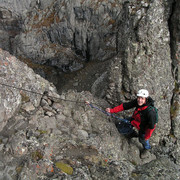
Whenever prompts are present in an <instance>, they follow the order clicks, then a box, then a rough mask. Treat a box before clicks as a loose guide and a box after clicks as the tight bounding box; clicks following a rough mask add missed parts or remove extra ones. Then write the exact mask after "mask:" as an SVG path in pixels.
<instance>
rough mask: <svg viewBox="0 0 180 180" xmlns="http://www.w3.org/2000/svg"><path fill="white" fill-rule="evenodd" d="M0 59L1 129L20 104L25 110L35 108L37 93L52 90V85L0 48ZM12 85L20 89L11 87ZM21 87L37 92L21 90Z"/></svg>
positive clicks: (39, 96)
mask: <svg viewBox="0 0 180 180" xmlns="http://www.w3.org/2000/svg"><path fill="white" fill-rule="evenodd" d="M0 59H1V61H0V65H1V66H0V83H1V85H0V89H1V94H0V101H1V105H0V115H1V117H0V123H1V127H0V129H1V130H2V129H3V127H4V126H5V125H6V123H7V120H8V119H10V118H11V117H12V116H13V115H14V114H15V113H16V112H17V111H18V110H19V109H20V107H21V105H22V109H24V110H26V111H27V112H29V111H33V110H35V107H37V106H39V103H40V100H41V95H39V94H43V93H44V92H45V91H46V90H49V89H51V88H52V90H53V88H54V87H51V86H50V84H49V82H48V81H46V80H45V79H42V78H41V77H40V76H39V75H36V74H34V72H33V70H32V69H30V68H28V67H27V65H26V64H24V63H22V62H20V61H19V60H17V59H16V58H15V57H14V56H11V55H10V54H9V53H8V52H6V51H3V50H2V49H0ZM3 84H4V85H3ZM9 86H10V87H9ZM14 86H15V87H17V88H20V89H16V88H13V87H14ZM21 88H22V89H27V90H28V91H33V92H37V93H39V94H35V93H34V94H33V93H29V92H28V91H21ZM54 90H55V89H54ZM24 103H26V104H24Z"/></svg>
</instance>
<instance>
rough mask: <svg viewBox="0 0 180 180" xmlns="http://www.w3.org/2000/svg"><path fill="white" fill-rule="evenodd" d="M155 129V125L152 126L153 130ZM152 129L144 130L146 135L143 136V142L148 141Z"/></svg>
mask: <svg viewBox="0 0 180 180" xmlns="http://www.w3.org/2000/svg"><path fill="white" fill-rule="evenodd" d="M155 127H156V125H155V126H154V129H155ZM154 129H147V130H146V133H145V136H144V139H145V140H148V139H149V138H150V137H151V135H152V133H153V131H154Z"/></svg>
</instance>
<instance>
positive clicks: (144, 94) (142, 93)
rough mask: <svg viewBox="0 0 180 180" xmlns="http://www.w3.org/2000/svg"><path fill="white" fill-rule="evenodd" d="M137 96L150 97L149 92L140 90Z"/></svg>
mask: <svg viewBox="0 0 180 180" xmlns="http://www.w3.org/2000/svg"><path fill="white" fill-rule="evenodd" d="M137 96H138V97H145V98H147V97H148V96H149V92H148V91H147V90H146V89H140V90H139V91H138V93H137Z"/></svg>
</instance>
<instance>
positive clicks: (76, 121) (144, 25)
mask: <svg viewBox="0 0 180 180" xmlns="http://www.w3.org/2000/svg"><path fill="white" fill-rule="evenodd" d="M0 6H3V8H0V24H1V29H0V30H1V31H0V33H1V40H2V41H1V44H0V47H2V48H3V49H6V50H8V51H11V52H12V53H14V54H15V55H16V56H18V57H19V58H20V59H21V60H24V61H26V62H30V63H29V65H30V66H32V67H33V66H35V65H34V64H33V63H32V62H31V60H33V61H34V62H38V63H43V64H46V65H51V66H56V67H58V68H61V69H62V70H63V71H66V72H67V71H74V70H78V69H80V68H82V67H83V66H84V63H83V61H82V60H84V59H87V60H90V61H91V60H102V61H104V60H108V61H109V62H110V61H111V63H109V62H108V61H107V62H108V63H106V64H105V63H104V64H105V65H104V64H103V65H104V66H102V64H100V63H99V64H97V65H96V66H97V67H96V68H95V69H94V67H95V66H94V65H92V64H91V68H89V71H90V72H91V71H92V72H91V73H89V74H87V72H86V71H81V74H80V75H79V76H81V77H83V78H84V77H85V76H86V77H88V75H89V79H93V80H91V81H90V83H89V81H88V83H89V84H88V83H87V82H86V83H85V86H86V89H88V90H89V89H91V91H92V92H93V94H94V95H97V96H99V97H100V96H106V97H107V99H108V101H109V102H110V103H111V104H113V106H114V105H117V104H119V103H120V102H122V101H127V100H128V101H129V100H131V99H132V98H134V97H135V96H136V91H137V90H138V89H139V88H141V87H143V88H147V89H148V90H149V91H150V94H151V96H152V97H153V98H154V99H155V100H156V106H157V107H158V108H159V123H158V126H157V128H156V131H155V133H154V134H153V137H152V138H151V139H150V141H151V143H152V150H151V152H150V156H149V158H147V159H141V158H140V151H141V148H142V147H141V144H140V143H139V141H138V139H133V140H129V139H127V138H126V137H124V136H123V135H121V134H119V133H118V131H117V129H116V127H115V125H114V120H113V119H112V118H110V117H107V116H106V115H104V114H102V112H100V111H98V110H97V109H95V108H94V109H92V108H90V107H89V106H87V105H85V103H84V102H85V101H87V100H88V101H90V102H91V103H93V104H94V105H97V106H98V107H100V108H102V109H105V108H106V107H109V104H108V103H107V102H106V101H105V100H102V99H97V98H95V97H93V96H92V94H91V93H89V92H79V93H78V92H76V91H73V90H72V91H68V92H65V91H64V92H63V94H61V95H58V94H57V93H56V90H55V88H54V86H53V85H52V84H51V83H49V82H47V81H46V80H44V79H43V78H41V77H40V76H38V75H36V74H34V72H33V71H32V70H31V69H29V68H28V67H27V66H26V65H25V64H24V63H22V62H20V61H19V60H17V59H16V58H15V57H13V56H11V55H10V54H9V53H7V52H5V51H2V50H0V59H1V62H0V65H1V67H0V82H1V83H10V84H12V85H13V86H17V87H20V88H25V89H28V90H32V91H33V92H38V93H39V94H38V95H37V94H34V93H30V92H26V91H19V90H18V89H15V88H10V87H4V86H1V85H0V90H1V94H0V101H1V104H0V117H1V118H0V123H1V124H0V125H1V128H0V135H1V136H0V137H1V138H0V159H1V162H2V163H0V179H16V178H17V177H18V178H19V179H27V178H29V177H31V178H32V179H48V178H49V179H153V178H157V177H160V178H162V179H166V178H169V179H170V178H173V179H178V178H179V177H180V174H179V167H178V166H177V165H179V164H180V162H179V157H180V154H179V152H180V150H179V147H180V143H179V133H178V126H179V123H178V122H179V121H178V119H179V108H178V103H179V79H178V72H179V71H178V68H179V65H178V54H179V49H178V47H179V46H178V45H179V42H178V39H179V38H178V27H179V26H178V25H179V18H178V17H179V11H178V10H179V1H177V0H174V1H163V2H162V1H144V0H142V1H131V2H129V1H126V2H124V1H118V3H117V1H116V0H110V1H108V2H107V1H98V0H95V1H91V0H87V1H80V0H77V1H69V0H63V1H61V0H58V1H50V0H45V1H41V0H38V1H34V0H33V1H31V0H29V1H23V2H21V1H12V0H8V1H2V3H1V5H0ZM5 6H6V8H5ZM18 9H19V10H18ZM171 9H172V12H171ZM16 12H18V15H17V14H16ZM27 12H28V13H27ZM15 14H16V15H15ZM13 22H14V23H15V25H13ZM12 31H13V32H12ZM169 33H170V34H169ZM169 44H170V46H169ZM170 48H171V49H170ZM115 55H117V56H116V57H115V58H113V59H112V57H114V56H115ZM171 60H172V61H171ZM172 62H173V63H172ZM171 63H172V64H171ZM171 65H173V68H172V69H171ZM100 66H102V67H100ZM35 67H37V66H35ZM101 68H103V70H101V71H98V72H97V71H96V70H99V69H101ZM171 70H172V72H173V75H174V77H173V76H172V74H171ZM106 73H107V74H106ZM92 76H93V78H92ZM71 77H72V76H71ZM77 77H78V76H76V81H75V82H78V86H76V88H78V87H79V86H80V85H81V81H80V80H79V79H78V78H77ZM94 77H95V78H94ZM73 78H74V77H73ZM73 78H72V80H74V79H73ZM107 78H109V79H107ZM173 78H174V79H173ZM89 79H88V80H89ZM174 80H175V87H174ZM104 81H106V82H104ZM72 84H74V82H73V83H72ZM108 84H109V89H108V91H107V92H103V90H104V89H106V87H107V86H108ZM59 86H62V87H63V88H65V87H64V86H63V84H61V83H60V84H59ZM103 86H105V87H103ZM12 89H13V90H12ZM173 89H174V92H173V91H172V90H173ZM65 90H66V89H65ZM80 90H82V89H81V88H80ZM43 93H44V95H43ZM172 96H173V99H171V98H172ZM171 102H172V104H170V103H171ZM170 105H171V108H170ZM30 107H31V108H30ZM169 109H171V112H170V111H169ZM24 110H25V111H24ZM128 113H129V112H128ZM123 115H124V114H123ZM125 115H126V113H125ZM170 115H171V119H170ZM170 133H172V134H170ZM1 139H2V140H1ZM165 157H167V158H165ZM59 161H60V162H63V164H65V165H68V166H69V167H72V168H73V173H71V175H70V174H68V173H66V172H67V171H63V172H64V173H62V172H61V171H60V169H59V168H57V167H55V166H54V165H55V164H56V163H57V162H59ZM164 169H165V170H164Z"/></svg>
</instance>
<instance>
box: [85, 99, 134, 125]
mask: <svg viewBox="0 0 180 180" xmlns="http://www.w3.org/2000/svg"><path fill="white" fill-rule="evenodd" d="M87 104H88V105H89V106H90V107H91V108H95V109H97V110H98V111H101V112H102V113H104V114H106V115H107V116H111V117H113V118H116V119H118V120H120V121H121V122H124V123H127V124H131V123H130V121H128V120H127V119H121V118H119V117H118V116H116V115H114V114H111V113H108V112H107V111H104V110H102V109H100V108H98V107H96V106H94V105H92V104H90V103H88V102H87Z"/></svg>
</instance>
